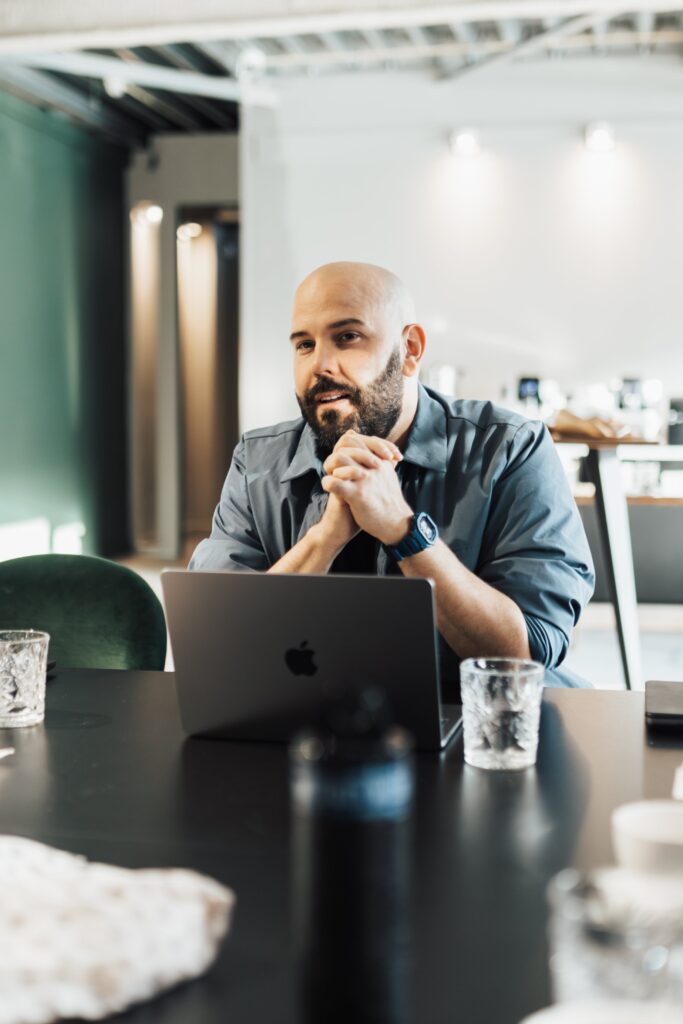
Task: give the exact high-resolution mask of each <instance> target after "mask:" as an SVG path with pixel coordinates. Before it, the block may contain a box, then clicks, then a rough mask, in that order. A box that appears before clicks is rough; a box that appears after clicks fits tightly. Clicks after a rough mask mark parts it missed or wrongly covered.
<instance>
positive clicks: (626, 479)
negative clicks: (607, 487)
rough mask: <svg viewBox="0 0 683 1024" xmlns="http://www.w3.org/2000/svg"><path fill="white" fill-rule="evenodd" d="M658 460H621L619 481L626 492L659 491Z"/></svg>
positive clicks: (653, 492) (647, 492)
mask: <svg viewBox="0 0 683 1024" xmlns="http://www.w3.org/2000/svg"><path fill="white" fill-rule="evenodd" d="M660 472H661V466H660V464H659V462H655V461H652V462H622V464H621V481H622V484H623V487H624V490H625V492H626V494H656V493H658V491H659V477H660Z"/></svg>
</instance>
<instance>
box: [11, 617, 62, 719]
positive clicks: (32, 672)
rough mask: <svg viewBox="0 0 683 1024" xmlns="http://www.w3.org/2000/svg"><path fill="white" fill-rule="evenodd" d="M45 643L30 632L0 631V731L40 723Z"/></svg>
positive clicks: (47, 639) (44, 635)
mask: <svg viewBox="0 0 683 1024" xmlns="http://www.w3.org/2000/svg"><path fill="white" fill-rule="evenodd" d="M49 642H50V637H49V636H48V634H47V633H40V632H38V631H37V630H33V629H21V630H20V629H12V630H2V631H0V728H13V727H14V726H21V725H37V724H38V723H39V722H42V721H43V718H44V717H45V675H46V670H47V647H48V643H49Z"/></svg>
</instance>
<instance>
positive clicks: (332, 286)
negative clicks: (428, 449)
mask: <svg viewBox="0 0 683 1024" xmlns="http://www.w3.org/2000/svg"><path fill="white" fill-rule="evenodd" d="M414 320H415V311H414V307H413V300H412V299H411V297H410V293H409V292H408V290H407V288H406V287H405V285H404V284H403V282H402V281H400V280H399V278H398V277H396V275H395V274H392V273H391V271H389V270H385V269H384V268H383V267H376V266H374V265H373V264H372V263H327V264H325V266H323V267H318V269H317V270H314V271H313V273H312V274H309V275H308V277H307V278H305V280H304V281H302V282H301V284H300V285H299V287H298V288H297V290H296V295H295V297H294V310H293V313H292V333H291V335H290V340H291V342H292V354H293V357H294V384H295V389H296V395H297V399H298V401H299V405H300V407H301V411H302V413H303V415H304V418H305V419H306V420H307V422H308V423H309V424H310V426H311V427H312V429H313V431H314V432H315V434H316V437H317V440H318V445H319V451H320V452H321V453H322V452H324V451H331V450H332V448H333V447H334V445H335V444H336V442H337V441H338V439H339V438H340V437H341V435H342V434H343V433H344V432H345V431H347V430H349V429H353V430H356V431H358V432H359V433H362V434H373V435H376V436H378V437H389V438H390V439H391V440H395V437H394V434H395V436H396V437H401V436H403V434H404V433H405V429H406V427H407V426H409V425H410V423H411V422H412V418H413V416H414V414H415V409H416V406H417V373H418V369H419V362H420V359H421V358H422V352H423V350H424V331H423V330H422V328H421V327H420V326H419V324H416V323H415V322H414Z"/></svg>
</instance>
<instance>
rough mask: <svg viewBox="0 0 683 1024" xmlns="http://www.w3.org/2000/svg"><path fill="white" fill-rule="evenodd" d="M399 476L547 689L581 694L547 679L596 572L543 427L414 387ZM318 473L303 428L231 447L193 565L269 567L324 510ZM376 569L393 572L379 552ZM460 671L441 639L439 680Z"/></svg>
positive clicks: (267, 433)
mask: <svg viewBox="0 0 683 1024" xmlns="http://www.w3.org/2000/svg"><path fill="white" fill-rule="evenodd" d="M396 472H397V473H398V476H399V479H400V481H401V488H402V491H403V494H404V496H405V498H406V501H407V502H408V504H409V505H410V507H411V508H412V509H414V510H415V511H416V512H428V513H429V515H430V516H431V517H432V519H433V520H434V521H435V522H436V524H437V526H438V528H439V534H440V536H441V538H442V540H443V541H444V542H445V543H446V544H447V545H448V547H449V548H450V549H451V551H452V552H453V553H454V554H455V555H456V556H457V557H458V558H459V559H460V561H461V562H463V563H464V565H466V566H467V568H468V569H470V570H471V571H472V572H473V573H476V575H477V576H479V577H480V578H481V579H482V580H485V581H486V583H489V584H490V585H491V586H492V587H495V588H496V589H497V590H500V591H501V592H502V593H504V594H507V595H508V597H510V598H512V600H513V601H514V602H515V603H516V604H517V605H518V606H519V608H520V609H521V611H522V613H523V615H524V618H525V620H526V624H527V629H528V633H529V646H530V649H531V655H532V657H533V658H534V659H536V660H537V661H540V662H542V663H543V664H544V665H545V666H546V667H547V668H548V669H549V670H551V671H549V672H548V673H547V677H546V681H547V682H548V683H551V684H552V683H554V684H555V685H558V684H559V685H580V683H578V681H577V680H576V679H572V678H571V676H570V675H569V674H566V673H557V672H553V671H552V670H554V669H555V668H556V667H557V666H558V665H559V664H560V663H561V661H562V660H563V658H564V656H565V654H566V652H567V648H568V645H569V638H570V635H571V631H572V628H573V627H574V625H575V624H576V622H577V621H578V619H579V615H580V614H581V610H582V609H583V607H584V605H585V604H586V603H587V601H588V599H589V598H590V596H591V594H592V592H593V584H594V574H593V565H592V561H591V555H590V551H589V549H588V543H587V541H586V535H585V533H584V530H583V525H582V523H581V519H580V517H579V514H578V511H577V508H576V504H575V502H574V499H573V497H572V494H571V491H570V489H569V484H568V481H567V478H566V476H565V473H564V471H563V469H562V466H561V464H560V461H559V459H558V457H557V453H556V452H555V447H554V445H553V442H552V440H551V438H550V436H549V434H548V432H547V430H546V428H545V426H544V425H543V424H542V423H539V422H535V421H532V420H527V419H525V418H524V417H522V416H518V415H516V414H515V413H513V412H509V411H508V410H507V409H502V408H500V407H498V406H496V405H493V404H491V403H490V402H475V401H457V400H454V399H449V398H446V397H444V396H443V395H439V394H437V393H436V392H434V391H432V390H430V389H429V388H425V387H423V386H422V385H420V389H419V400H418V408H417V414H416V416H415V420H414V421H413V425H412V427H411V430H410V433H409V436H408V441H407V443H406V446H405V449H404V452H403V461H402V462H401V463H399V465H398V466H397V470H396ZM323 475H324V471H323V467H322V463H321V461H320V459H319V458H318V457H317V455H316V450H315V439H314V435H313V432H312V431H311V428H310V427H309V426H308V425H307V424H305V422H304V420H303V419H297V420H292V421H290V422H287V423H280V424H278V425H277V426H274V427H265V428H262V429H260V430H252V431H249V433H247V434H245V435H244V437H243V438H242V440H241V441H240V443H239V444H238V445H237V448H236V449H235V454H234V456H233V460H232V465H231V466H230V470H229V472H228V476H227V479H226V481H225V484H224V486H223V491H222V493H221V498H220V502H219V504H218V507H217V508H216V511H215V514H214V519H213V528H212V530H211V536H210V537H209V539H208V540H204V541H202V542H201V543H200V544H199V545H198V547H197V549H196V551H195V552H194V554H193V556H192V560H191V562H190V568H191V569H230V570H234V571H243V570H256V571H263V570H265V569H268V568H270V566H271V565H274V563H275V562H277V561H278V559H279V558H281V557H282V555H284V554H285V552H287V551H289V549H290V548H291V547H293V546H294V544H296V542H297V541H298V540H300V539H301V537H303V536H304V534H305V533H306V531H307V530H308V529H309V528H310V527H311V526H312V525H313V523H316V522H317V521H318V520H319V519H320V517H321V515H322V513H323V511H324V508H325V502H326V501H327V495H326V494H325V492H324V491H323V489H322V487H321V483H320V481H321V477H322V476H323ZM375 571H376V573H377V575H388V574H390V573H396V572H400V570H399V569H398V567H397V566H396V564H395V563H394V562H393V560H392V559H391V557H390V556H389V555H388V554H387V552H386V551H385V550H384V548H383V547H382V546H381V545H378V546H377V556H376V567H375ZM458 665H459V661H458V658H457V656H456V655H455V653H454V652H453V651H452V650H451V649H450V648H448V647H447V645H446V644H445V642H444V641H443V640H442V641H441V669H442V678H443V680H444V681H445V682H446V683H455V682H457V681H458V676H459V673H458Z"/></svg>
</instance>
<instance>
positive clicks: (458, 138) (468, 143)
mask: <svg viewBox="0 0 683 1024" xmlns="http://www.w3.org/2000/svg"><path fill="white" fill-rule="evenodd" d="M450 142H451V150H452V151H453V153H454V154H455V155H456V156H476V155H477V154H478V153H479V152H480V150H481V146H480V145H479V136H478V134H477V133H476V132H475V130H474V129H473V128H458V129H457V131H454V132H452V134H451V139H450Z"/></svg>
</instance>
